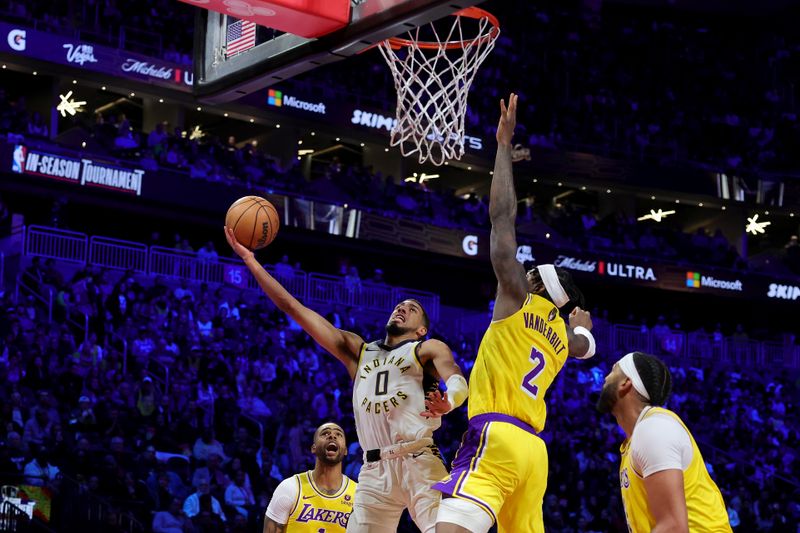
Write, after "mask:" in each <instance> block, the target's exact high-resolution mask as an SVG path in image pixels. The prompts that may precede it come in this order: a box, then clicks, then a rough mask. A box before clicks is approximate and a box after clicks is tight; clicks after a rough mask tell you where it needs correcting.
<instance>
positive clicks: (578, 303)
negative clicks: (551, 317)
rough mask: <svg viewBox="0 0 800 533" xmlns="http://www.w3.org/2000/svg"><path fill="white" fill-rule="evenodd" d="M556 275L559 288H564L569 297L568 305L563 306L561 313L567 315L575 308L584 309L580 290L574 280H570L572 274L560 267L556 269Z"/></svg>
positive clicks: (583, 300)
mask: <svg viewBox="0 0 800 533" xmlns="http://www.w3.org/2000/svg"><path fill="white" fill-rule="evenodd" d="M556 274H557V275H558V281H560V282H561V286H562V287H564V291H565V292H566V293H567V296H569V303H567V305H565V306H564V309H563V311H564V312H566V313H569V312H571V311H572V309H573V308H575V307H580V308H581V309H585V308H586V300H585V299H584V297H583V293H582V292H581V290H580V289H579V288H578V286H577V285H576V284H575V280H574V279H572V274H570V273H569V271H568V270H566V269H563V268H561V267H556Z"/></svg>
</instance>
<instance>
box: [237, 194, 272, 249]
mask: <svg viewBox="0 0 800 533" xmlns="http://www.w3.org/2000/svg"><path fill="white" fill-rule="evenodd" d="M225 225H226V226H227V227H229V228H231V229H232V230H233V235H234V236H235V237H236V240H237V241H239V243H240V244H241V245H242V246H244V247H246V248H248V249H250V250H260V249H261V248H264V247H265V246H267V245H268V244H269V243H271V242H272V241H273V240H275V236H276V235H278V229H279V228H280V219H279V218H278V210H277V209H275V206H274V205H272V204H271V203H270V202H269V201H268V200H266V199H264V198H261V197H260V196H245V197H243V198H239V199H238V200H236V201H235V202H233V204H231V206H230V207H229V208H228V213H227V214H226V215H225Z"/></svg>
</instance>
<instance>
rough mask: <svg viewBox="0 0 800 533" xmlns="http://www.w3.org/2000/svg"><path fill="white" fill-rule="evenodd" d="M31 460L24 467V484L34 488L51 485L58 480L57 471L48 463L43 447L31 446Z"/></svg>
mask: <svg viewBox="0 0 800 533" xmlns="http://www.w3.org/2000/svg"><path fill="white" fill-rule="evenodd" d="M31 449H32V452H33V459H32V460H31V462H29V463H28V464H26V465H25V483H27V484H28V485H33V486H35V487H44V486H46V485H51V484H52V483H53V482H55V481H56V480H57V479H58V475H59V470H58V467H57V466H53V465H51V464H50V462H49V453H48V450H47V449H46V448H45V447H44V446H38V445H37V446H33V447H32V448H31Z"/></svg>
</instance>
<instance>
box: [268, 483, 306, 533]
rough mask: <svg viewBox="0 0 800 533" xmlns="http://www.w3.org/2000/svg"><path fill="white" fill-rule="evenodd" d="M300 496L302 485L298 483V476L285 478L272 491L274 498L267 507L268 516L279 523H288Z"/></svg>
mask: <svg viewBox="0 0 800 533" xmlns="http://www.w3.org/2000/svg"><path fill="white" fill-rule="evenodd" d="M298 496H300V487H299V486H298V484H297V476H292V477H290V478H287V479H284V480H283V481H281V483H280V485H278V488H276V489H275V492H274V493H272V499H271V500H270V501H269V506H268V507H267V513H266V514H267V516H268V517H269V518H270V519H271V520H274V521H275V522H277V523H279V524H286V523H287V522H288V521H289V515H290V514H292V510H293V509H294V506H295V503H296V502H297V498H298Z"/></svg>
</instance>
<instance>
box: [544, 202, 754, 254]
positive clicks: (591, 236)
mask: <svg viewBox="0 0 800 533" xmlns="http://www.w3.org/2000/svg"><path fill="white" fill-rule="evenodd" d="M542 216H543V218H544V219H545V220H546V221H547V223H548V224H549V225H550V226H551V227H553V228H558V233H559V234H560V235H562V236H565V237H567V238H568V239H569V240H570V241H571V242H572V243H574V244H575V245H577V246H578V247H579V248H580V249H581V250H592V251H601V252H616V253H621V254H626V255H638V256H644V257H649V258H660V259H665V260H669V261H686V262H688V263H689V264H701V265H713V266H720V267H727V268H734V269H739V270H747V269H748V263H747V261H746V260H744V259H743V258H742V257H741V255H740V254H739V252H738V251H737V250H736V247H735V246H733V245H732V244H731V243H730V242H729V241H728V239H727V238H726V237H725V235H723V233H722V231H721V230H719V229H718V230H717V231H716V232H715V233H714V234H710V233H709V232H708V231H707V230H706V229H705V228H699V229H698V230H696V231H695V232H694V233H691V234H689V233H685V232H684V231H682V229H681V228H680V226H676V225H673V224H672V221H671V220H669V219H667V220H666V222H663V223H661V224H654V223H652V222H650V223H641V222H637V220H636V218H635V217H634V216H630V215H627V214H625V213H623V212H620V211H617V212H614V213H610V214H608V215H606V216H605V217H600V216H599V215H598V214H597V212H596V211H593V210H591V209H590V208H587V207H583V206H580V205H578V204H576V203H572V202H568V201H560V202H558V203H556V204H554V205H552V206H550V209H549V210H548V211H546V212H545V213H543V214H542Z"/></svg>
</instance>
